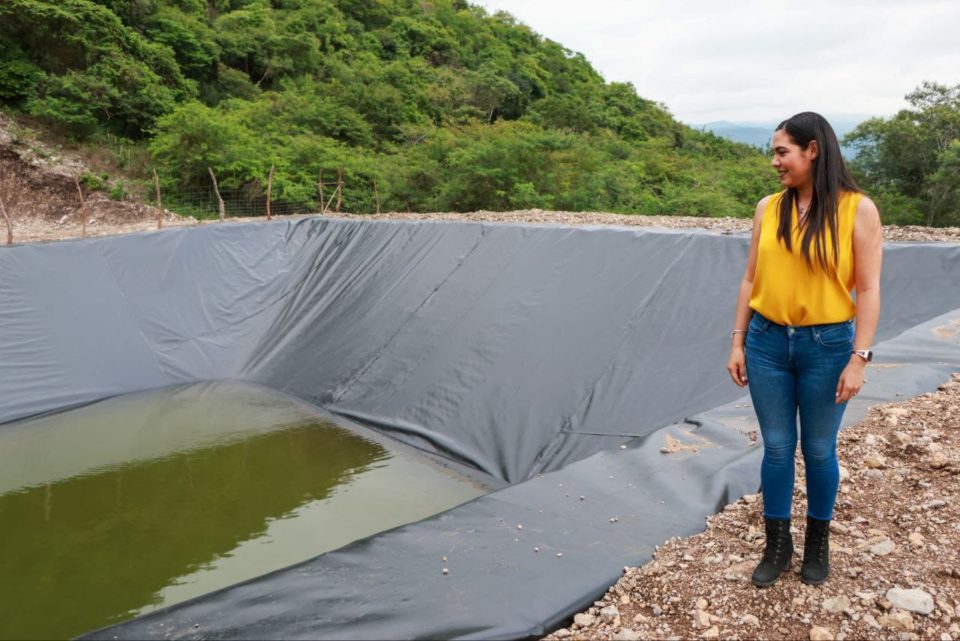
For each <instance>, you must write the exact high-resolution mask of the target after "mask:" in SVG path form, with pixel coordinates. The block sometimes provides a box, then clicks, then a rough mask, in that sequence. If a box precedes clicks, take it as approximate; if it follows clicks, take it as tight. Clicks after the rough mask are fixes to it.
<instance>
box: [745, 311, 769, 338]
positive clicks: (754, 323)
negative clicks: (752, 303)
mask: <svg viewBox="0 0 960 641" xmlns="http://www.w3.org/2000/svg"><path fill="white" fill-rule="evenodd" d="M769 327H770V321H768V320H767V319H766V318H764V317H763V316H761V315H760V314H754V315H753V317H752V318H751V319H750V324H749V325H747V330H748V332H749V333H750V334H760V333H762V332H765V331H767V328H769Z"/></svg>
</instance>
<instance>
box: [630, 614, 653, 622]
mask: <svg viewBox="0 0 960 641" xmlns="http://www.w3.org/2000/svg"><path fill="white" fill-rule="evenodd" d="M649 620H650V618H649V617H646V616H644V615H643V613H642V612H637V613H636V614H635V615H634V617H633V622H634V623H646V622H647V621H649Z"/></svg>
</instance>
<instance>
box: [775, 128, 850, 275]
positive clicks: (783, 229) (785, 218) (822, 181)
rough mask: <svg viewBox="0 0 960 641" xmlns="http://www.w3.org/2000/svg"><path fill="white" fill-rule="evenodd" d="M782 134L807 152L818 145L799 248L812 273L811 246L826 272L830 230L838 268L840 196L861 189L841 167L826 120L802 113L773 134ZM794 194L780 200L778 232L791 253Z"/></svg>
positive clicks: (835, 142) (838, 151)
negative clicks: (838, 212) (844, 192)
mask: <svg viewBox="0 0 960 641" xmlns="http://www.w3.org/2000/svg"><path fill="white" fill-rule="evenodd" d="M781 129H782V130H783V131H785V132H787V135H789V136H790V138H791V139H792V140H793V142H794V143H796V144H797V145H799V146H800V148H801V149H806V148H807V147H809V146H810V142H811V141H813V140H816V141H817V145H818V146H819V148H820V153H819V154H818V155H817V157H816V158H815V159H814V160H813V167H812V169H811V172H812V174H813V198H812V199H811V200H810V208H809V209H808V210H807V214H806V219H805V221H804V223H803V225H802V227H803V238H802V241H801V248H802V249H803V256H804V258H806V260H807V265H809V267H810V268H811V269H813V257H812V255H811V251H810V246H811V245H813V247H814V249H815V253H816V259H817V262H818V263H820V265H821V266H822V267H823V268H824V269H825V270H826V269H828V268H829V265H830V261H829V260H828V258H827V232H826V230H827V228H828V227H829V228H830V237H831V239H832V240H833V243H832V244H833V263H834V265H836V264H837V262H838V260H839V258H838V257H839V254H840V246H839V241H838V239H837V207H838V205H839V203H840V192H841V190H842V191H853V192H859V191H860V188H859V187H857V183H856V182H855V181H854V180H853V176H851V175H850V172H849V171H847V167H846V165H844V164H843V156H842V155H841V154H840V143H839V142H837V134H836V133H834V131H833V127H831V126H830V123H829V122H827V120H826V118H824V117H823V116H821V115H820V114H817V113H813V112H812V111H804V112H802V113H798V114H797V115H795V116H791V117H790V118H788V119H786V120H784V121H783V122H781V123H780V124H779V125H777V128H776V130H775V131H780V130H781ZM797 198H798V197H797V190H796V189H794V188H793V187H790V188H788V189H787V192H786V193H785V194H784V197H783V198H782V199H781V200H780V226H779V227H778V228H777V239H778V240H780V241H782V242H783V244H784V246H785V247H786V248H787V249H788V250H789V249H792V246H791V245H792V244H793V243H792V241H793V230H792V229H791V228H790V227H791V219H792V213H793V205H794V203H795V202H797Z"/></svg>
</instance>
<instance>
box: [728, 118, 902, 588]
mask: <svg viewBox="0 0 960 641" xmlns="http://www.w3.org/2000/svg"><path fill="white" fill-rule="evenodd" d="M772 164H773V167H774V168H775V169H776V170H777V172H778V173H779V174H780V183H781V184H782V185H783V187H784V188H785V189H784V191H781V192H780V193H777V194H773V195H771V196H767V197H766V198H764V199H763V200H761V201H760V202H759V203H758V204H757V209H756V214H755V215H754V219H753V237H752V239H751V243H750V255H749V258H748V261H747V268H746V272H745V273H744V276H743V281H742V282H741V284H740V295H739V296H738V298H737V313H736V318H735V321H734V325H733V327H734V329H733V331H732V332H731V339H732V343H733V345H732V347H731V350H730V359H729V361H728V363H727V371H729V373H730V376H731V377H732V378H733V381H734V382H735V383H736V384H737V385H739V386H741V387H743V386H745V385H747V384H748V379H749V385H750V396H751V398H752V400H753V406H754V409H755V411H756V414H757V420H758V421H759V423H760V432H761V434H762V435H763V463H762V464H761V468H760V479H761V484H762V491H763V517H764V524H765V529H766V535H767V540H766V548H765V550H764V553H763V560H762V561H761V562H760V564H759V565H758V566H757V568H756V570H755V571H754V573H753V583H754V585H757V586H768V585H772V584H773V583H774V582H776V580H777V578H778V577H779V576H780V574H781V573H782V572H785V571H786V570H788V569H789V568H790V560H791V557H792V556H793V540H792V537H791V535H790V508H791V502H792V500H793V483H794V455H795V451H796V447H797V414H798V412H799V417H800V446H801V450H802V452H803V459H804V463H805V465H806V475H807V528H806V538H805V542H804V550H803V568H802V571H801V580H802V581H803V582H804V583H808V584H818V583H822V582H823V581H825V580H826V578H827V574H828V571H829V529H828V528H829V525H830V519H831V518H832V517H833V507H834V503H835V502H836V497H837V488H838V486H839V482H840V468H839V463H838V461H837V431H838V429H839V427H840V419H841V417H842V416H843V411H844V409H845V407H846V404H847V401H848V400H850V399H851V398H852V397H854V396H856V394H857V393H858V392H859V391H860V388H861V387H862V386H863V384H864V382H865V380H866V379H865V378H864V372H865V369H866V366H867V363H868V362H869V361H870V360H871V359H872V357H873V353H872V352H871V351H870V345H871V344H872V342H873V337H874V333H875V332H876V328H877V319H878V317H879V315H880V263H881V257H882V241H883V233H882V229H881V226H880V215H879V213H878V212H877V208H876V206H875V205H874V204H873V202H872V201H871V200H870V199H869V198H867V197H866V196H865V195H863V194H862V193H861V192H860V191H859V189H858V188H857V186H856V183H855V182H854V181H853V178H852V177H851V176H850V174H849V172H848V171H847V169H846V167H845V166H844V164H843V158H842V156H841V155H840V145H839V143H838V142H837V136H836V134H835V133H834V132H833V129H832V128H831V127H830V124H829V123H828V122H827V121H826V120H825V119H824V118H823V117H822V116H820V115H819V114H815V113H811V112H804V113H799V114H797V115H795V116H793V117H792V118H790V119H788V120H785V121H784V122H782V123H780V125H779V126H778V127H777V129H776V131H775V132H774V135H773V161H772ZM854 290H856V300H854V298H853V296H852V293H853V291H854ZM854 320H856V324H854Z"/></svg>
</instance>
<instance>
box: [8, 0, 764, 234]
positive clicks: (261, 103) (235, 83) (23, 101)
mask: <svg viewBox="0 0 960 641" xmlns="http://www.w3.org/2000/svg"><path fill="white" fill-rule="evenodd" d="M0 47H2V50H3V54H0V55H3V56H4V57H3V58H2V60H0V101H2V103H3V104H4V105H5V108H7V109H13V110H17V111H19V112H21V113H25V114H29V115H31V116H32V117H34V118H37V119H40V120H42V121H43V122H45V123H47V124H48V126H51V127H55V128H57V129H58V130H59V131H61V132H62V133H64V134H66V135H68V136H71V137H73V138H75V139H77V140H88V141H89V140H93V141H97V140H102V141H105V142H109V143H110V144H112V145H114V146H118V145H121V144H124V143H126V142H129V144H130V145H133V146H134V147H136V146H144V147H146V148H148V149H149V152H150V157H149V160H148V161H147V162H146V163H145V164H147V165H150V167H149V168H148V167H145V166H144V167H142V171H143V175H142V178H144V179H146V178H147V174H148V173H149V170H150V169H153V168H156V169H157V171H158V174H159V175H160V178H161V180H162V183H163V187H164V190H163V191H164V194H165V197H164V200H165V203H170V204H171V205H173V204H175V203H173V200H174V199H175V198H176V197H177V196H178V195H181V196H183V197H184V198H185V197H186V195H190V194H196V193H198V191H199V192H206V191H207V190H208V189H209V186H210V178H209V175H208V171H207V167H208V166H210V167H213V168H214V169H215V170H216V173H217V177H218V179H219V182H220V186H221V188H222V189H223V190H224V192H225V193H226V194H230V195H231V196H232V197H233V198H235V199H236V198H243V199H247V200H252V201H255V200H257V199H262V198H263V195H264V191H265V183H266V178H267V175H268V174H269V171H270V167H271V166H275V167H276V171H275V177H274V179H273V186H272V200H273V201H274V202H281V203H287V204H288V205H293V206H295V207H296V208H298V209H300V210H316V208H317V198H318V188H317V183H318V177H319V175H320V171H321V169H323V170H326V174H325V175H326V178H325V180H327V181H333V180H335V175H336V171H337V169H338V168H342V169H343V174H344V185H345V186H344V190H343V198H344V202H343V207H344V209H345V210H349V211H354V212H370V211H372V210H373V209H374V208H375V206H376V205H375V194H374V190H373V184H374V182H376V185H377V192H376V193H377V195H378V196H379V198H380V200H381V206H382V207H383V209H384V210H409V211H469V210H476V209H491V210H503V209H516V208H533V207H540V208H555V209H565V210H594V211H596V210H606V211H615V212H625V213H647V214H652V213H666V214H674V213H676V214H692V215H700V216H719V215H749V214H750V211H751V209H752V207H751V206H750V205H749V203H750V202H751V201H755V200H756V199H757V198H758V197H760V196H761V195H763V194H764V193H767V192H769V191H771V189H774V188H775V186H776V185H775V183H774V182H773V177H772V173H771V172H770V171H769V170H768V169H767V168H766V161H765V159H764V158H763V156H762V155H761V154H760V153H758V152H757V151H756V150H753V149H750V148H748V147H746V146H742V145H737V144H734V143H731V142H728V141H726V140H723V139H721V138H719V137H717V136H714V135H713V134H709V133H703V132H698V131H695V130H692V129H690V128H689V127H686V126H684V125H682V124H680V123H678V122H677V121H675V120H674V119H673V118H672V117H671V116H670V114H669V113H668V112H667V110H666V109H665V108H664V107H663V106H662V105H659V104H657V103H654V102H652V101H649V100H645V99H643V98H641V97H640V96H638V95H637V92H636V90H635V89H634V87H633V86H632V85H629V84H623V83H607V82H604V80H603V78H602V77H601V76H600V75H599V74H598V73H597V72H596V71H595V70H594V69H593V68H592V67H591V66H590V64H589V63H588V62H587V61H586V60H585V59H584V58H583V56H581V55H579V54H576V53H574V52H572V51H570V50H568V49H565V48H564V47H563V46H561V45H560V44H557V43H555V42H552V41H550V40H547V39H544V38H543V37H541V36H539V35H538V34H536V33H534V32H533V31H531V30H530V29H529V28H527V27H526V26H523V25H520V24H518V23H517V22H516V21H515V20H514V19H513V18H512V17H511V16H509V15H507V14H503V13H498V14H496V15H492V16H491V15H487V14H486V12H485V11H484V10H482V9H480V8H478V7H474V6H471V5H469V4H468V3H466V2H463V1H461V0H272V1H267V0H98V1H96V2H94V1H92V0H57V1H55V2H49V1H45V0H5V2H3V3H2V4H0ZM118 141H119V142H118ZM90 182H91V183H92V182H95V180H91V181H90ZM327 193H328V194H329V188H328V192H327Z"/></svg>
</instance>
